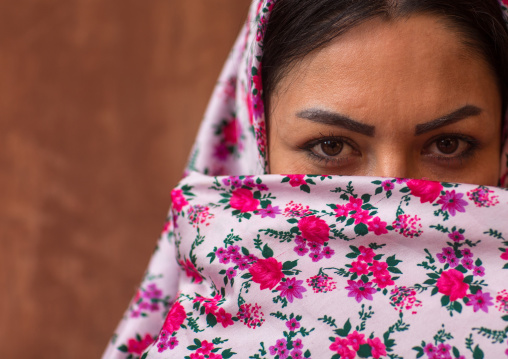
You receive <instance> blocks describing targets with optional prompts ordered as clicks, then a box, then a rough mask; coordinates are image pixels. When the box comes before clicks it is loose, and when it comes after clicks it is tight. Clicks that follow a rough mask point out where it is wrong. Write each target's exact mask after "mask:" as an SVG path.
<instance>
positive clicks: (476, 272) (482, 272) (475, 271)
mask: <svg viewBox="0 0 508 359" xmlns="http://www.w3.org/2000/svg"><path fill="white" fill-rule="evenodd" d="M473 275H474V276H478V277H483V276H484V275H485V268H484V267H483V266H477V267H474V269H473Z"/></svg>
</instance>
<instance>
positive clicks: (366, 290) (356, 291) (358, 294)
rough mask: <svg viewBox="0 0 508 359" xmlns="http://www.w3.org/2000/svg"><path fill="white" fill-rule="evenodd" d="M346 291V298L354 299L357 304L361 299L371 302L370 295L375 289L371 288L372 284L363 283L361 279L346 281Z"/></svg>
mask: <svg viewBox="0 0 508 359" xmlns="http://www.w3.org/2000/svg"><path fill="white" fill-rule="evenodd" d="M347 284H349V285H348V286H347V287H346V289H347V290H349V294H348V297H354V298H355V299H356V301H357V302H358V303H360V302H361V301H362V300H363V299H367V300H372V299H373V298H372V294H374V293H376V289H375V288H372V283H370V282H368V283H364V282H363V281H362V280H361V279H360V280H358V281H354V280H348V281H347Z"/></svg>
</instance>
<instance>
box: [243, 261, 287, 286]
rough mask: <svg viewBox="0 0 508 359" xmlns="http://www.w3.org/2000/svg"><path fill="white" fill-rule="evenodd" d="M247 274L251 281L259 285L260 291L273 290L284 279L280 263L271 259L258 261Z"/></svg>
mask: <svg viewBox="0 0 508 359" xmlns="http://www.w3.org/2000/svg"><path fill="white" fill-rule="evenodd" d="M249 272H250V274H251V275H252V281H253V282H255V283H259V284H260V285H261V286H260V289H261V290H263V289H266V288H269V289H273V287H275V286H276V285H277V284H279V282H280V281H281V279H282V278H284V273H282V263H281V262H278V261H277V260H276V259H275V258H273V257H270V258H267V259H259V260H258V261H257V262H256V263H255V264H254V265H253V266H252V267H250V268H249Z"/></svg>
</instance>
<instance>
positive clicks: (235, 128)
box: [222, 118, 241, 145]
mask: <svg viewBox="0 0 508 359" xmlns="http://www.w3.org/2000/svg"><path fill="white" fill-rule="evenodd" d="M240 132H241V128H240V123H239V122H238V120H237V119H236V118H233V119H232V120H231V121H230V122H229V123H228V124H227V125H226V126H224V127H223V129H222V133H223V134H224V141H225V142H226V143H227V144H229V145H236V144H237V142H238V139H239V138H240Z"/></svg>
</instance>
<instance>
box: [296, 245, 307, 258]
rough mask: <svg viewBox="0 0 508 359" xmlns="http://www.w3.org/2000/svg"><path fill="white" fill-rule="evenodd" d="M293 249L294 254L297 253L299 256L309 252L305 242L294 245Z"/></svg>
mask: <svg viewBox="0 0 508 359" xmlns="http://www.w3.org/2000/svg"><path fill="white" fill-rule="evenodd" d="M294 250H295V252H296V254H298V255H299V256H300V257H301V256H304V255H305V254H307V253H308V252H309V248H307V246H306V245H305V244H300V245H298V246H296V247H295V249H294Z"/></svg>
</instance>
